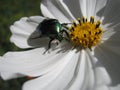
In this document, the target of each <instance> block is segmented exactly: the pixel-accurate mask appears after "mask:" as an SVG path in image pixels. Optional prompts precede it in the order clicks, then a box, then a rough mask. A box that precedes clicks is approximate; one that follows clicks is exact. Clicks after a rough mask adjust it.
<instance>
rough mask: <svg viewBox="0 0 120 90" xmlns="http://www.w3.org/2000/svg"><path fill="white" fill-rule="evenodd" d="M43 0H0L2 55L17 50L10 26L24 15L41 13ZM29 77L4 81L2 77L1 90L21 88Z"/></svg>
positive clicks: (0, 49)
mask: <svg viewBox="0 0 120 90" xmlns="http://www.w3.org/2000/svg"><path fill="white" fill-rule="evenodd" d="M40 1H41V0H0V56H2V55H3V54H5V53H6V52H7V51H16V50H20V48H18V47H16V46H15V45H14V44H13V43H11V42H10V41H9V39H10V36H11V32H10V30H9V26H10V25H11V24H13V23H14V22H15V21H16V20H19V19H20V18H21V17H24V16H32V15H41V11H40ZM26 80H27V78H18V79H13V80H9V81H4V80H2V79H1V78H0V90H21V86H22V84H23V83H24V82H25V81H26Z"/></svg>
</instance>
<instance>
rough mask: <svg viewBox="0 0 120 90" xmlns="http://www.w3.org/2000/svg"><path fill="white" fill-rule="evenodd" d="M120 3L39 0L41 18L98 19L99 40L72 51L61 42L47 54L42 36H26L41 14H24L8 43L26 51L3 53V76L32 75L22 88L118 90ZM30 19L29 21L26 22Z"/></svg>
mask: <svg viewBox="0 0 120 90" xmlns="http://www.w3.org/2000/svg"><path fill="white" fill-rule="evenodd" d="M119 5H120V1H119V0H43V1H42V4H41V10H42V13H43V15H44V16H45V17H50V18H56V19H58V20H59V21H60V22H61V23H70V22H71V21H73V20H76V19H77V18H79V17H82V16H84V17H87V18H88V19H89V18H90V17H91V16H94V17H95V21H97V20H100V21H101V22H102V23H101V28H102V30H104V33H103V35H102V38H101V44H97V45H96V46H95V47H94V49H93V50H92V51H91V50H89V49H82V50H79V51H78V50H77V49H72V48H71V44H70V43H69V42H61V44H59V45H58V46H57V47H56V49H54V50H50V53H45V54H43V52H44V51H45V50H46V48H45V47H47V46H48V41H49V40H48V39H47V38H46V39H41V38H38V39H33V40H32V41H31V40H29V37H30V35H33V36H32V37H34V35H35V36H36V34H38V32H34V31H35V30H36V27H37V25H38V24H37V23H40V22H41V21H42V20H43V19H44V17H41V16H32V17H29V18H27V17H24V18H21V19H20V20H19V21H17V22H15V23H14V25H12V26H11V27H10V29H11V32H12V37H11V42H13V43H15V44H16V45H17V46H18V47H20V48H32V49H31V50H28V51H19V52H8V53H6V54H5V55H4V56H3V57H0V75H1V77H2V78H3V79H5V80H7V79H11V78H16V77H22V76H31V77H36V78H35V79H32V80H30V81H27V82H25V84H24V85H23V90H120V70H119V67H120V47H119V46H120V40H119V37H120V30H119V28H120V6H119ZM29 20H32V21H34V22H30V21H29Z"/></svg>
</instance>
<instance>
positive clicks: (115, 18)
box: [103, 0, 120, 26]
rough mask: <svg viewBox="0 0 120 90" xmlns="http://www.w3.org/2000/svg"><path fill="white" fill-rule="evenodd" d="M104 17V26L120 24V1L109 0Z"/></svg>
mask: <svg viewBox="0 0 120 90" xmlns="http://www.w3.org/2000/svg"><path fill="white" fill-rule="evenodd" d="M103 16H104V21H103V24H108V23H110V24H111V26H113V25H116V24H118V23H120V18H119V17H120V0H108V2H107V4H106V8H105V11H104V14H103Z"/></svg>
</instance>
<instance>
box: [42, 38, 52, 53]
mask: <svg viewBox="0 0 120 90" xmlns="http://www.w3.org/2000/svg"><path fill="white" fill-rule="evenodd" d="M53 40H54V39H50V41H49V43H48V48H47V49H46V51H45V52H44V54H45V53H46V52H47V51H48V50H49V49H50V48H51V42H52V41H53Z"/></svg>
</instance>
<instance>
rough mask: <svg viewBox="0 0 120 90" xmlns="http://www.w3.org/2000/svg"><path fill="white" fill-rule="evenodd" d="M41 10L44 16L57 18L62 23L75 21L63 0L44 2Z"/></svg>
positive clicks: (44, 0) (46, 0)
mask: <svg viewBox="0 0 120 90" xmlns="http://www.w3.org/2000/svg"><path fill="white" fill-rule="evenodd" d="M41 10H42V13H43V15H44V16H46V17H51V18H56V19H58V20H59V21H60V22H61V23H69V22H71V20H73V19H74V17H73V16H72V14H71V12H70V10H69V8H68V7H67V6H66V4H65V3H64V1H62V0H43V1H42V3H41Z"/></svg>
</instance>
